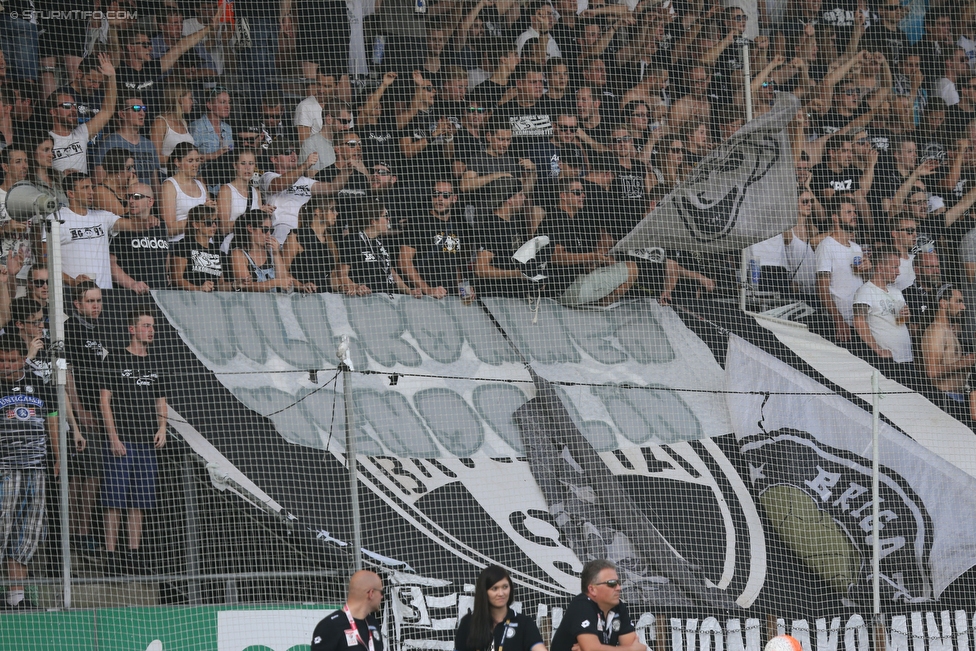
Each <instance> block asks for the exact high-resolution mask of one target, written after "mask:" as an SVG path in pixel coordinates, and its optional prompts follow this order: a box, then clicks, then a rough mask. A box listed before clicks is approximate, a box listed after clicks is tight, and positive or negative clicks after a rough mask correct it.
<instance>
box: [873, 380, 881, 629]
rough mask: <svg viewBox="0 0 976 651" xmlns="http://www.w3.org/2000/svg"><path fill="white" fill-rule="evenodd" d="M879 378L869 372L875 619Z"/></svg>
mask: <svg viewBox="0 0 976 651" xmlns="http://www.w3.org/2000/svg"><path fill="white" fill-rule="evenodd" d="M880 402H881V380H880V374H879V373H878V371H877V369H875V370H874V371H873V372H872V373H871V415H872V423H871V538H872V544H871V589H872V592H873V595H874V600H873V611H872V612H873V613H874V618H875V621H876V622H877V620H878V619H879V618H880V617H881V541H880V539H879V537H878V534H879V533H880V532H879V531H878V512H879V510H880V508H881V505H880V503H879V502H880V499H879V495H878V491H879V489H880V475H879V471H878V430H879V425H880V422H879V421H880V414H879V410H880Z"/></svg>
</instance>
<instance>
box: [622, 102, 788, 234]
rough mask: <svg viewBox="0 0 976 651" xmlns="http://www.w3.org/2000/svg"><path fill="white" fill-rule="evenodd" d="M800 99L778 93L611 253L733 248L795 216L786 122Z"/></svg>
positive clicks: (775, 230)
mask: <svg viewBox="0 0 976 651" xmlns="http://www.w3.org/2000/svg"><path fill="white" fill-rule="evenodd" d="M799 106H800V101H799V100H798V99H797V98H796V97H795V96H794V95H791V94H789V93H779V94H777V96H776V104H775V105H774V106H773V108H772V109H771V110H770V111H769V112H768V113H766V114H764V115H762V116H760V117H758V118H756V119H755V120H753V121H752V122H749V123H748V124H746V125H745V126H743V127H742V128H741V129H739V131H737V132H736V133H735V135H733V136H732V137H731V138H729V139H728V140H726V141H725V142H723V143H722V144H721V145H720V146H718V147H717V148H716V149H715V150H714V151H712V152H711V153H710V154H709V155H708V156H706V157H705V158H704V159H703V160H702V161H701V162H700V163H699V164H698V166H697V167H695V169H694V170H693V171H692V173H691V175H690V176H689V177H688V178H687V179H686V180H685V181H684V182H682V183H681V184H679V185H678V187H677V188H675V189H674V191H672V192H671V194H669V195H668V196H667V197H665V198H664V200H662V201H661V203H660V204H658V206H657V208H655V209H654V211H653V212H651V213H650V214H649V215H647V217H645V218H644V221H642V222H641V223H640V224H638V225H637V228H635V229H634V230H633V231H632V232H631V233H630V234H629V235H627V236H626V237H624V238H623V239H622V240H620V242H618V243H617V245H616V246H615V247H614V248H613V250H612V252H613V253H624V252H627V251H632V250H637V249H646V248H650V247H667V248H670V249H681V250H684V251H694V252H698V251H712V252H718V251H728V250H732V249H742V248H744V247H746V246H749V245H750V244H754V243H755V242H761V241H762V240H765V239H767V238H769V237H772V236H773V235H776V234H777V233H782V232H783V231H785V230H787V229H789V228H791V227H792V226H794V225H795V224H796V210H797V208H796V202H797V194H796V192H795V191H794V192H790V191H788V190H789V189H791V188H796V174H795V171H794V168H793V158H792V153H791V146H790V139H789V134H788V132H787V130H786V126H787V125H788V124H789V123H790V120H792V119H793V117H794V116H795V115H796V111H797V109H798V108H799Z"/></svg>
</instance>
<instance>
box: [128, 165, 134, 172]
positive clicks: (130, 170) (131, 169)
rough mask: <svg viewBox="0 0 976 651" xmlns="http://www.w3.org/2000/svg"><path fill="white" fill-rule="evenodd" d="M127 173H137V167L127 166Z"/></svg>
mask: <svg viewBox="0 0 976 651" xmlns="http://www.w3.org/2000/svg"><path fill="white" fill-rule="evenodd" d="M125 171H126V172H135V171H136V166H135V165H126V166H125Z"/></svg>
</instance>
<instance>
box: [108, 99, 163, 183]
mask: <svg viewBox="0 0 976 651" xmlns="http://www.w3.org/2000/svg"><path fill="white" fill-rule="evenodd" d="M148 112H149V107H147V106H146V104H145V102H143V101H142V97H141V96H140V95H139V94H136V93H123V94H122V103H121V104H120V105H119V107H118V110H116V115H117V117H118V129H117V130H116V131H115V132H114V133H110V134H109V135H107V136H105V137H104V138H102V139H101V140H100V141H99V143H98V149H97V150H96V151H95V182H96V183H102V182H104V179H105V168H104V167H102V161H103V160H104V159H105V154H106V153H108V150H110V149H112V148H119V149H124V150H126V151H127V152H129V154H130V155H131V156H132V160H133V161H135V164H136V176H137V177H138V178H139V182H140V183H147V184H149V185H151V186H152V187H153V188H154V189H158V188H159V156H158V154H157V153H156V147H155V146H154V145H153V144H152V141H151V140H150V139H149V138H146V137H143V135H142V132H143V127H144V126H145V124H146V115H147V114H148Z"/></svg>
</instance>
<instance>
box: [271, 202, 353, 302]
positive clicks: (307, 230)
mask: <svg viewBox="0 0 976 651" xmlns="http://www.w3.org/2000/svg"><path fill="white" fill-rule="evenodd" d="M337 215H338V213H337V212H336V203H335V200H334V199H318V198H316V197H312V199H311V200H310V201H309V202H308V203H306V204H305V205H304V206H302V207H301V209H299V211H298V228H297V229H296V230H293V231H292V232H290V233H289V234H288V238H287V239H286V240H285V245H284V248H283V249H282V251H281V257H282V260H283V261H284V264H285V267H286V268H287V269H288V271H289V273H291V275H292V276H293V277H294V278H295V279H296V280H297V281H298V282H300V283H302V284H307V285H310V286H311V287H312V291H315V292H329V291H333V290H338V287H336V286H335V283H334V280H333V274H332V271H333V270H334V269H335V265H336V259H337V258H338V257H339V252H338V250H337V249H336V244H335V240H334V239H333V238H332V231H333V229H334V228H335V224H336V217H337Z"/></svg>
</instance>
